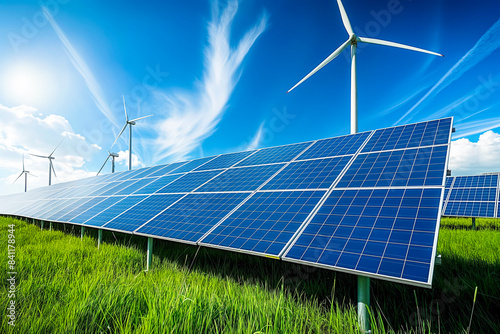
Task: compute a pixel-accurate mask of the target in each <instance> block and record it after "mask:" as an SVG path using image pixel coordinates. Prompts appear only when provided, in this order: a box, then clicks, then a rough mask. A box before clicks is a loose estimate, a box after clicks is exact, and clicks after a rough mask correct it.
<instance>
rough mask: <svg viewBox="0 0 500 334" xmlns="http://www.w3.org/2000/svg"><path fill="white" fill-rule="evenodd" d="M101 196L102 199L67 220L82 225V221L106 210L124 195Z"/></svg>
mask: <svg viewBox="0 0 500 334" xmlns="http://www.w3.org/2000/svg"><path fill="white" fill-rule="evenodd" d="M101 198H103V200H102V201H99V202H98V203H95V205H93V206H92V207H88V208H87V209H86V210H85V211H82V212H80V213H79V214H78V215H76V216H74V217H72V218H71V220H70V221H69V222H70V223H72V224H77V225H83V223H85V222H86V221H87V220H89V219H90V218H92V217H94V216H95V215H97V214H99V213H101V212H102V211H103V210H106V209H107V208H109V207H110V206H111V205H113V204H115V203H116V202H118V201H121V200H122V199H123V198H124V197H117V196H112V197H101Z"/></svg>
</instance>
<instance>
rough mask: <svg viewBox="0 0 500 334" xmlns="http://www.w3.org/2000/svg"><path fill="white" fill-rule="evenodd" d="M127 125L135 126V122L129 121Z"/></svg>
mask: <svg viewBox="0 0 500 334" xmlns="http://www.w3.org/2000/svg"><path fill="white" fill-rule="evenodd" d="M127 123H128V124H130V125H135V122H134V121H128V122H127Z"/></svg>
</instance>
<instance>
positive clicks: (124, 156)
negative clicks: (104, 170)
mask: <svg viewBox="0 0 500 334" xmlns="http://www.w3.org/2000/svg"><path fill="white" fill-rule="evenodd" d="M128 152H129V151H128V150H126V151H120V152H118V153H117V154H118V157H117V158H116V159H115V162H116V163H117V164H119V165H123V166H128V154H129V153H128ZM142 167H146V166H145V165H144V163H143V162H142V161H141V160H140V158H139V156H138V155H136V154H135V153H134V151H133V150H132V168H142Z"/></svg>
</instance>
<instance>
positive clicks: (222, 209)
mask: <svg viewBox="0 0 500 334" xmlns="http://www.w3.org/2000/svg"><path fill="white" fill-rule="evenodd" d="M245 197H248V194H245V193H221V194H188V195H187V196H185V197H184V198H182V199H181V200H179V201H178V202H176V203H175V204H174V205H172V206H170V207H169V208H168V209H166V210H165V211H164V212H162V213H161V214H159V215H158V216H156V217H155V218H154V219H152V220H151V221H149V222H147V223H146V224H145V225H144V226H142V227H140V228H139V229H137V230H136V233H137V234H142V235H152V236H155V237H161V238H164V239H170V240H176V241H180V242H185V243H196V242H197V241H198V240H199V239H200V238H201V237H202V236H203V235H204V234H205V233H206V232H207V231H208V230H209V229H210V228H212V227H213V226H214V225H215V224H216V223H217V222H218V221H219V220H221V219H222V218H223V217H224V216H226V215H227V214H228V213H229V212H230V211H231V210H233V209H234V208H235V207H236V206H237V205H238V204H239V203H240V202H241V201H243V199H244V198H245Z"/></svg>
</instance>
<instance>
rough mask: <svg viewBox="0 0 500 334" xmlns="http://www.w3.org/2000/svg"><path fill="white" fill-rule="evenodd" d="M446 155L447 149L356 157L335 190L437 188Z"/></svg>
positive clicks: (384, 152)
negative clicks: (398, 187) (358, 188)
mask: <svg viewBox="0 0 500 334" xmlns="http://www.w3.org/2000/svg"><path fill="white" fill-rule="evenodd" d="M447 153H448V146H433V147H424V148H412V149H402V150H394V151H382V152H374V153H360V154H359V155H358V156H357V157H356V159H355V161H354V163H353V165H352V167H351V168H349V170H348V171H347V173H346V174H345V175H344V177H343V178H342V180H341V181H340V183H339V185H338V186H339V187H373V186H376V187H385V186H430V185H437V186H439V185H442V184H443V166H445V165H446V163H447V158H448V155H447Z"/></svg>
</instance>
